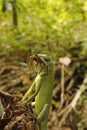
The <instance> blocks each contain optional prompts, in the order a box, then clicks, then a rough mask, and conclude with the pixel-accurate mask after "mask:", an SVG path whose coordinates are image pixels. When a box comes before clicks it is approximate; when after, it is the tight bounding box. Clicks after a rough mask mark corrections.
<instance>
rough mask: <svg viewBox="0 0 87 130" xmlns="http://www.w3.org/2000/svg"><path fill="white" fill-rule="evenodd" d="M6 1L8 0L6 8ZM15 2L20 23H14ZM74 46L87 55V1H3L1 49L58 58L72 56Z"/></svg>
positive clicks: (0, 12) (0, 26) (0, 22)
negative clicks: (19, 50) (43, 54)
mask: <svg viewBox="0 0 87 130" xmlns="http://www.w3.org/2000/svg"><path fill="white" fill-rule="evenodd" d="M3 1H5V2H7V5H6V10H5V11H3ZM14 2H15V7H16V13H17V22H18V25H17V26H14V23H13V17H14V16H13V9H12V8H13V3H14ZM79 42H81V44H82V46H81V47H82V50H81V51H79V48H78V47H79V46H78V43H79ZM74 46H78V47H77V51H79V52H78V53H79V54H81V55H86V51H87V0H76V1H74V0H48V1H47V0H21V1H17V0H0V49H1V50H2V49H3V50H4V51H6V52H7V51H8V50H14V49H23V50H28V51H29V52H36V53H37V52H39V53H40V52H41V53H47V54H49V55H52V56H53V57H56V56H62V55H63V56H64V55H68V54H69V55H70V53H71V49H72V48H73V47H74ZM73 51H74V50H73Z"/></svg>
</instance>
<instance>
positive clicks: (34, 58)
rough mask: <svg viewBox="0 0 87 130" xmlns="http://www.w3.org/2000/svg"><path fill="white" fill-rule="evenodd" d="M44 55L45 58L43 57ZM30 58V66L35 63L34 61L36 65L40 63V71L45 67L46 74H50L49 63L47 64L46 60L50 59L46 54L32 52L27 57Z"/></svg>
mask: <svg viewBox="0 0 87 130" xmlns="http://www.w3.org/2000/svg"><path fill="white" fill-rule="evenodd" d="M42 57H44V59H45V60H44V59H43V58H42ZM27 59H28V60H27V61H28V63H29V66H31V65H32V64H33V62H34V63H35V65H36V67H37V66H38V65H40V71H39V73H40V72H41V71H42V70H43V69H45V70H46V74H45V75H47V74H48V65H47V64H46V62H45V61H49V58H48V57H47V56H46V55H45V54H30V55H29V56H28V58H27Z"/></svg>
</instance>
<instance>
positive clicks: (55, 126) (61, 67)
mask: <svg viewBox="0 0 87 130" xmlns="http://www.w3.org/2000/svg"><path fill="white" fill-rule="evenodd" d="M26 55H27V54H26V53H24V52H22V51H19V52H17V53H15V52H11V53H8V54H7V55H6V54H4V53H2V52H1V53H0V91H1V92H0V93H1V94H0V95H3V92H8V93H9V94H11V95H14V96H15V97H17V95H18V100H19V99H20V98H21V97H22V96H23V94H24V93H25V92H26V91H27V89H28V88H29V86H30V85H31V84H32V82H33V80H34V78H35V76H36V72H35V71H34V70H29V68H28V66H27V63H26V60H25V59H26ZM68 61H69V63H68ZM54 63H55V85H54V91H53V97H52V105H51V108H50V112H49V121H48V130H84V129H87V123H86V122H87V121H86V120H87V119H86V117H87V113H86V108H87V105H86V104H87V98H86V95H87V89H86V87H85V86H86V84H87V77H86V70H87V58H86V57H75V58H74V57H71V58H70V57H64V58H61V57H60V58H56V60H55V61H54ZM5 105H6V104H5ZM7 105H9V104H7ZM6 107H8V106H6ZM17 109H19V108H17ZM26 109H27V108H25V110H26ZM22 112H23V111H22ZM9 116H11V113H10V114H9ZM17 119H18V120H17V121H19V118H17ZM8 122H9V120H8V121H6V124H5V125H7V123H8ZM16 123H17V122H16ZM3 130H8V129H3ZM9 130H10V128H9ZM23 130H24V129H23Z"/></svg>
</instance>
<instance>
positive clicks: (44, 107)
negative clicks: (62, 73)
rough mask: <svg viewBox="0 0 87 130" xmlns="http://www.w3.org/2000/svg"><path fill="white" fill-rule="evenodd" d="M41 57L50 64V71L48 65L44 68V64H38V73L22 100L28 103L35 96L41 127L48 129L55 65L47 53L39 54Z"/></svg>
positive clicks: (36, 111)
mask: <svg viewBox="0 0 87 130" xmlns="http://www.w3.org/2000/svg"><path fill="white" fill-rule="evenodd" d="M39 57H40V58H41V59H42V60H43V62H44V63H45V64H46V65H47V66H48V71H47V69H46V67H43V69H42V66H41V65H40V64H39V65H38V74H37V76H36V78H35V80H34V82H33V84H32V86H31V87H30V89H29V90H28V91H27V93H26V94H25V95H24V96H23V99H22V101H23V102H25V103H28V102H30V101H32V100H33V99H34V98H35V113H36V115H37V118H38V120H41V122H40V121H39V122H40V128H41V130H46V128H47V122H48V113H49V108H50V104H51V98H52V92H53V86H54V70H53V68H54V67H53V63H52V61H51V60H46V59H45V58H46V57H47V55H43V54H39Z"/></svg>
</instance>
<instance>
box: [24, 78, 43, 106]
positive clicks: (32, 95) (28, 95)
mask: <svg viewBox="0 0 87 130" xmlns="http://www.w3.org/2000/svg"><path fill="white" fill-rule="evenodd" d="M40 88H41V82H39V83H38V85H37V87H36V80H35V82H34V84H33V85H32V87H31V88H30V90H28V92H27V93H26V94H25V95H24V97H23V100H22V101H23V104H27V103H30V102H32V101H33V100H34V99H35V96H36V95H37V94H38V92H39V90H40ZM33 89H34V92H33V93H31V92H32V91H33ZM26 98H27V99H26Z"/></svg>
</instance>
